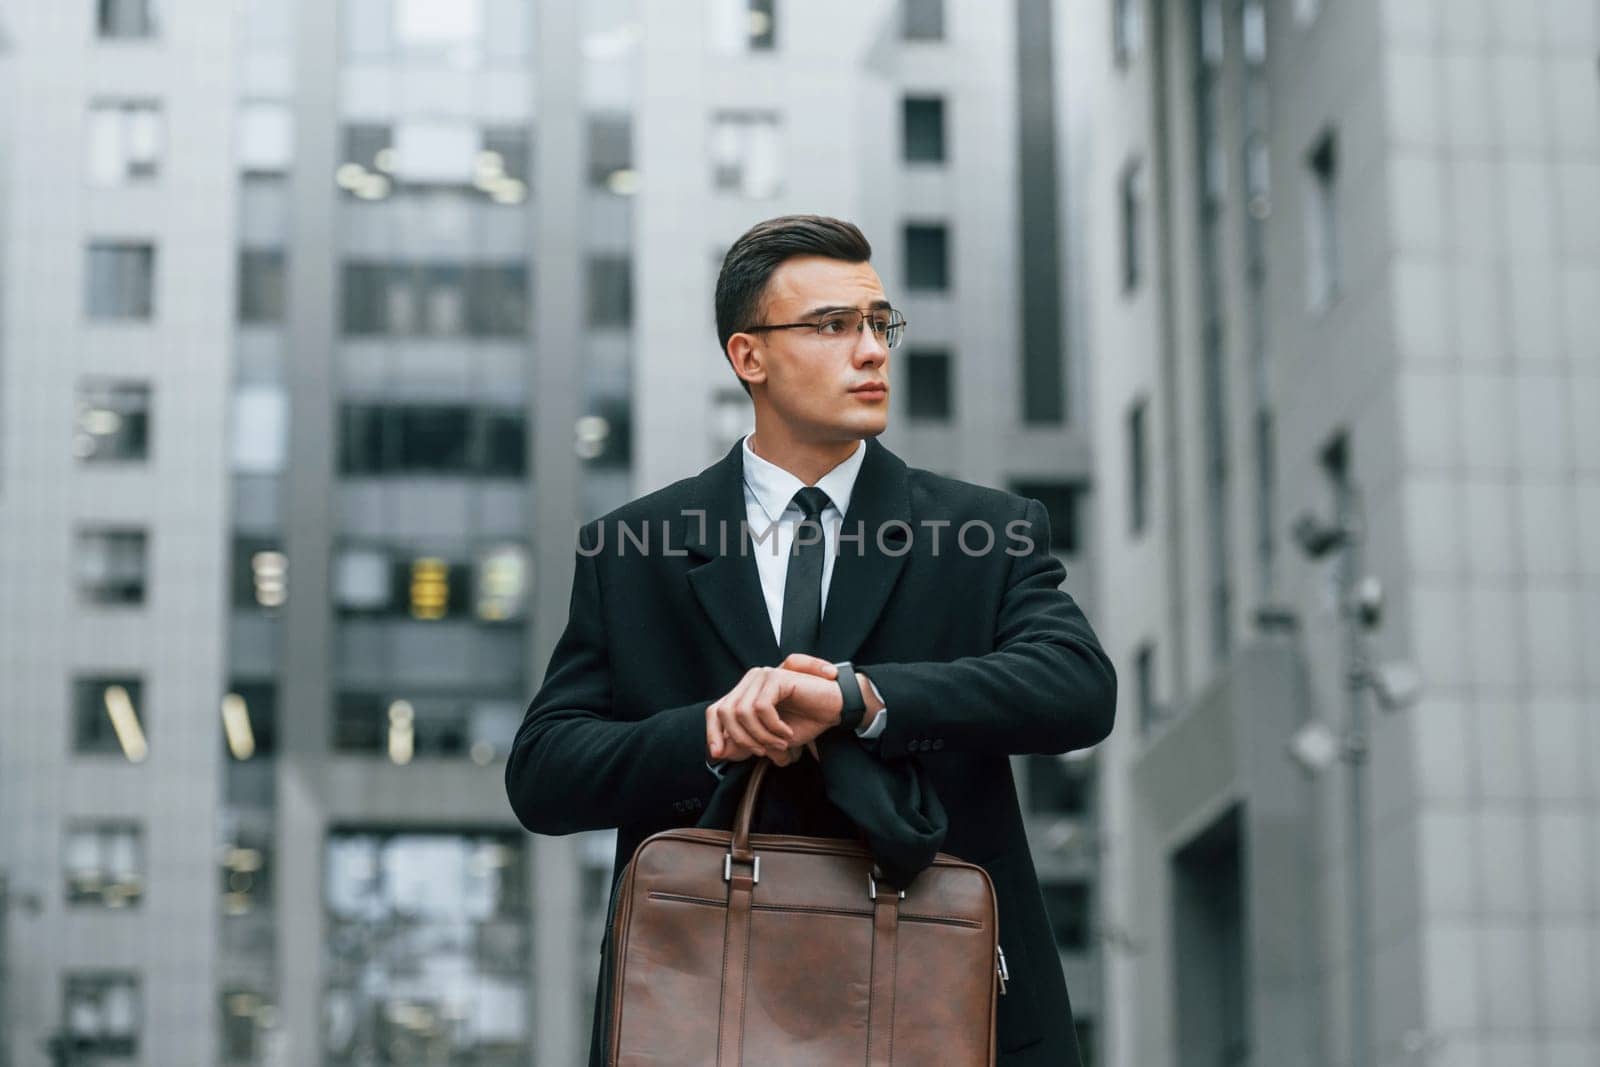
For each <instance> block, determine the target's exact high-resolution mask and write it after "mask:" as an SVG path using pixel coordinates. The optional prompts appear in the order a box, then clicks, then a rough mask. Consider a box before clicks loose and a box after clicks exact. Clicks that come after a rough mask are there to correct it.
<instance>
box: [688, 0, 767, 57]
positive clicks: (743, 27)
mask: <svg viewBox="0 0 1600 1067" xmlns="http://www.w3.org/2000/svg"><path fill="white" fill-rule="evenodd" d="M774 6H775V5H774V0H708V8H707V12H706V14H707V17H708V19H709V21H710V30H711V33H710V38H711V43H712V46H713V47H714V48H715V49H716V50H717V51H718V52H721V53H723V54H725V55H737V54H738V53H741V52H768V51H771V50H772V49H773V48H775V47H777V43H778V21H777V11H776V10H774Z"/></svg>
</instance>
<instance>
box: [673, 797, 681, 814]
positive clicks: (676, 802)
mask: <svg viewBox="0 0 1600 1067" xmlns="http://www.w3.org/2000/svg"><path fill="white" fill-rule="evenodd" d="M672 810H673V811H682V810H683V801H681V800H674V801H673V802H672Z"/></svg>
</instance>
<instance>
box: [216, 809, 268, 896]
mask: <svg viewBox="0 0 1600 1067" xmlns="http://www.w3.org/2000/svg"><path fill="white" fill-rule="evenodd" d="M230 837H231V840H230V841H229V842H228V843H227V845H226V846H225V847H224V848H223V850H222V866H221V871H220V873H221V877H222V913H223V914H224V915H229V916H239V915H249V914H251V913H252V912H254V911H256V910H257V909H258V908H263V907H267V906H270V905H271V903H272V839H271V834H270V833H266V834H264V833H260V832H251V831H248V830H242V829H240V828H238V827H234V829H233V833H232V834H231V835H230Z"/></svg>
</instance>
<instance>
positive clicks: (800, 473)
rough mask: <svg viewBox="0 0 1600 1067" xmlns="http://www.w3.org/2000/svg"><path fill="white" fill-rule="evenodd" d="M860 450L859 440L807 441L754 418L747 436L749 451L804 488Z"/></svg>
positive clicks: (779, 427)
mask: <svg viewBox="0 0 1600 1067" xmlns="http://www.w3.org/2000/svg"><path fill="white" fill-rule="evenodd" d="M860 447H861V441H860V439H859V438H856V439H851V440H846V441H806V440H801V439H799V438H797V437H795V436H794V434H792V433H787V432H785V429H784V428H783V427H781V426H775V425H773V424H771V423H763V422H762V420H761V419H760V418H757V419H756V429H755V433H753V434H751V435H750V451H752V452H754V453H755V454H756V455H758V456H760V457H761V458H762V459H764V460H766V461H767V462H768V463H771V464H773V465H774V466H777V467H782V468H783V469H784V470H786V471H788V472H789V473H790V474H792V475H794V476H795V477H796V478H799V479H800V480H801V481H802V482H805V483H806V484H807V485H816V484H817V482H818V480H820V479H821V478H822V476H823V475H824V474H827V473H828V472H829V471H831V470H833V468H835V467H837V466H838V465H839V464H841V463H843V462H844V461H845V460H847V459H849V458H850V456H851V454H852V453H854V452H855V450H856V449H857V448H860Z"/></svg>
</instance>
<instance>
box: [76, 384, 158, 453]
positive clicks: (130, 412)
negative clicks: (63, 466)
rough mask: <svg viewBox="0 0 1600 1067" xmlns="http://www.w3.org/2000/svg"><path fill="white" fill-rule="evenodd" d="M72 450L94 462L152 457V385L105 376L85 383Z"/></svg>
mask: <svg viewBox="0 0 1600 1067" xmlns="http://www.w3.org/2000/svg"><path fill="white" fill-rule="evenodd" d="M72 451H73V454H74V455H75V456H77V457H78V458H79V459H81V460H84V461H85V462H91V463H100V462H105V461H108V460H141V459H146V458H148V456H149V454H150V386H149V385H148V384H147V383H144V382H125V381H112V380H108V379H104V378H89V379H85V380H84V381H83V382H81V383H80V384H79V386H78V404H77V432H76V433H75V434H74V435H73V438H72Z"/></svg>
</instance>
